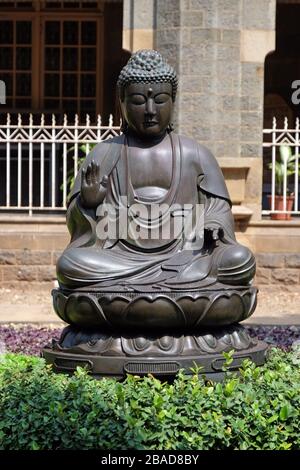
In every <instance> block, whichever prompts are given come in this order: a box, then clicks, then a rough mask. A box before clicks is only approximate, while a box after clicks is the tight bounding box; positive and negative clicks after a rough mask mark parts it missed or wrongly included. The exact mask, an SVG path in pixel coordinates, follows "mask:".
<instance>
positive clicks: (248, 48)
mask: <svg viewBox="0 0 300 470" xmlns="http://www.w3.org/2000/svg"><path fill="white" fill-rule="evenodd" d="M275 6H276V1H275V0H254V1H251V2H249V1H247V0H157V2H156V9H155V11H154V14H155V15H156V31H155V48H156V49H157V50H159V51H160V52H161V53H162V54H163V55H165V56H166V57H167V58H168V59H169V61H170V62H171V63H172V64H173V65H174V66H175V68H176V69H177V71H178V73H179V78H180V87H179V93H178V100H177V110H178V113H177V116H178V118H177V122H176V125H177V130H178V131H179V132H180V133H182V134H185V135H188V136H191V137H193V138H195V139H196V140H198V141H199V142H201V143H203V144H204V145H206V146H207V147H208V148H209V149H211V151H212V152H213V153H214V154H215V156H216V157H217V158H218V159H219V161H220V164H221V166H222V167H223V166H224V167H225V168H230V169H231V168H234V167H235V166H236V165H237V166H239V167H243V168H242V169H243V172H244V174H245V175H246V176H245V178H246V181H245V190H244V200H243V201H238V202H239V204H241V203H245V204H246V205H247V207H249V208H250V209H251V211H252V212H253V218H256V219H257V218H260V212H261V188H262V176H261V174H262V145H261V144H262V122H263V81H264V59H265V56H266V55H267V53H268V52H269V51H271V50H273V49H274V48H275V33H274V28H275ZM241 158H243V159H244V160H243V163H242V164H241V162H240V159H241ZM237 159H239V163H238V160H237ZM231 173H232V172H231ZM228 174H229V175H230V172H229V171H228ZM237 177H238V178H240V177H241V176H240V175H239V176H237ZM234 179H236V175H235V176H234ZM234 197H235V196H233V199H234Z"/></svg>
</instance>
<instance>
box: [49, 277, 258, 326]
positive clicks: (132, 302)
mask: <svg viewBox="0 0 300 470" xmlns="http://www.w3.org/2000/svg"><path fill="white" fill-rule="evenodd" d="M52 295H53V305H54V308H55V311H56V313H57V315H58V316H59V317H60V318H62V319H63V320H64V321H65V322H67V323H69V324H72V325H77V326H79V327H81V328H85V327H100V328H111V329H117V330H119V331H120V330H121V331H123V329H126V330H130V329H131V330H132V331H136V330H137V329H138V330H142V331H143V332H145V331H150V330H153V329H156V331H157V330H159V331H161V330H162V329H168V328H169V327H170V326H171V327H172V328H179V329H189V328H192V329H198V328H199V327H202V326H209V325H211V326H215V325H218V326H221V325H230V324H232V323H237V322H240V321H243V320H245V319H246V318H248V317H249V316H250V315H251V314H252V313H253V312H254V310H255V307H256V297H257V289H256V288H255V287H249V286H247V287H245V286H243V287H238V286H236V287H228V288H225V287H224V286H223V287H219V288H217V287H215V288H214V289H211V290H206V291H181V292H143V293H140V292H95V291H75V292H74V291H73V292H66V291H63V290H61V289H55V290H53V291H52Z"/></svg>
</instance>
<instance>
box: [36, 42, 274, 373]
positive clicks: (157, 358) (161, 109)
mask: <svg viewBox="0 0 300 470" xmlns="http://www.w3.org/2000/svg"><path fill="white" fill-rule="evenodd" d="M177 84H178V81H177V76H176V73H175V71H174V69H173V68H172V67H171V66H170V65H169V64H168V63H167V62H166V61H165V59H164V58H163V57H162V56H161V54H160V53H158V52H157V51H154V50H142V51H138V52H136V53H135V54H133V55H132V57H131V58H130V59H129V61H128V63H127V65H126V66H125V67H124V68H123V69H122V71H121V73H120V75H119V79H118V82H117V87H118V93H119V98H120V106H121V112H122V120H123V125H122V134H121V135H120V136H117V137H114V138H112V139H109V140H106V141H104V142H101V143H99V144H98V145H97V146H96V147H95V148H94V149H93V150H92V151H91V152H90V154H89V155H88V156H87V158H86V159H85V161H84V163H83V165H82V167H81V169H80V171H79V172H78V175H77V178H76V180H75V184H74V187H73V189H72V191H71V194H70V195H69V201H68V209H67V225H68V229H69V232H70V235H71V241H70V243H69V245H68V246H67V248H66V249H65V251H64V252H63V253H62V255H61V257H60V258H59V260H58V262H57V278H58V282H59V289H56V290H54V291H53V300H54V307H55V310H56V312H57V314H58V315H59V316H60V317H61V318H62V319H63V320H64V321H66V322H67V323H69V324H70V326H69V327H67V328H66V329H65V330H64V332H63V334H62V337H61V339H60V341H59V342H58V343H56V344H55V345H54V346H53V347H52V350H51V351H50V350H49V349H48V350H47V349H46V350H45V352H44V354H45V357H46V359H47V358H48V360H49V361H50V362H55V364H56V367H58V366H57V364H58V362H57V361H62V362H63V361H64V360H65V361H68V358H70V357H72V358H73V359H74V358H75V359H77V362H76V361H75V362H76V364H78V360H79V361H84V362H85V363H87V364H92V365H90V367H91V370H92V372H93V373H94V375H115V376H122V374H124V373H126V372H134V373H146V372H156V373H158V374H159V373H173V372H176V370H178V368H179V367H184V368H185V369H186V370H188V367H189V366H190V365H193V363H194V362H196V363H197V362H198V363H201V364H203V363H205V364H206V365H207V367H208V369H207V372H208V373H216V370H214V369H213V368H212V367H213V366H212V363H213V361H214V360H215V359H216V355H217V356H218V354H219V355H220V354H221V353H222V352H223V351H226V350H229V349H235V350H236V351H237V353H236V354H237V361H238V359H239V358H241V357H249V354H250V353H249V351H250V352H251V354H250V355H252V356H251V357H255V358H256V361H257V362H258V363H259V362H262V361H263V357H264V349H265V348H264V347H262V346H260V345H259V343H257V342H255V340H253V339H251V338H250V337H249V335H248V334H247V333H246V332H245V330H244V329H243V327H241V326H240V325H238V324H237V323H238V322H239V321H242V320H244V319H245V318H247V317H248V316H250V315H251V314H252V313H253V311H254V309H255V306H256V295H257V289H255V288H254V287H252V285H251V284H252V280H253V277H254V274H255V258H254V256H253V254H252V253H251V251H250V250H249V249H248V248H247V247H245V246H242V245H240V244H239V243H238V242H237V240H236V238H235V234H234V220H233V216H232V212H231V202H230V197H229V195H228V192H227V188H226V185H225V181H224V177H223V175H222V172H221V170H220V168H219V166H218V163H217V161H216V159H215V157H214V156H213V155H212V154H211V152H210V151H209V150H208V149H207V148H205V147H204V146H203V145H201V144H199V143H198V142H196V141H195V140H193V139H191V138H188V137H185V136H181V135H178V134H176V133H175V132H174V130H173V126H172V124H171V120H172V112H173V106H174V102H175V97H176V91H177ZM259 346H260V347H259ZM54 357H55V360H54ZM199 358H200V359H199ZM75 359H74V360H75ZM199 361H200V362H199ZM73 362H74V361H73ZM221 362H222V361H221ZM61 367H62V369H64V366H63V365H62V366H61ZM151 367H152V368H151ZM58 368H59V367H58ZM175 369H176V370H175Z"/></svg>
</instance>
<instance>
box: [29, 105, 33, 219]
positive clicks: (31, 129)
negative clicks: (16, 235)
mask: <svg viewBox="0 0 300 470" xmlns="http://www.w3.org/2000/svg"><path fill="white" fill-rule="evenodd" d="M32 202H33V116H32V114H30V115H29V215H30V216H32Z"/></svg>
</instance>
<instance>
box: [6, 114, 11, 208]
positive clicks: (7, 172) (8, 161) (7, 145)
mask: <svg viewBox="0 0 300 470" xmlns="http://www.w3.org/2000/svg"><path fill="white" fill-rule="evenodd" d="M6 207H10V114H8V115H7V120H6Z"/></svg>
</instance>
